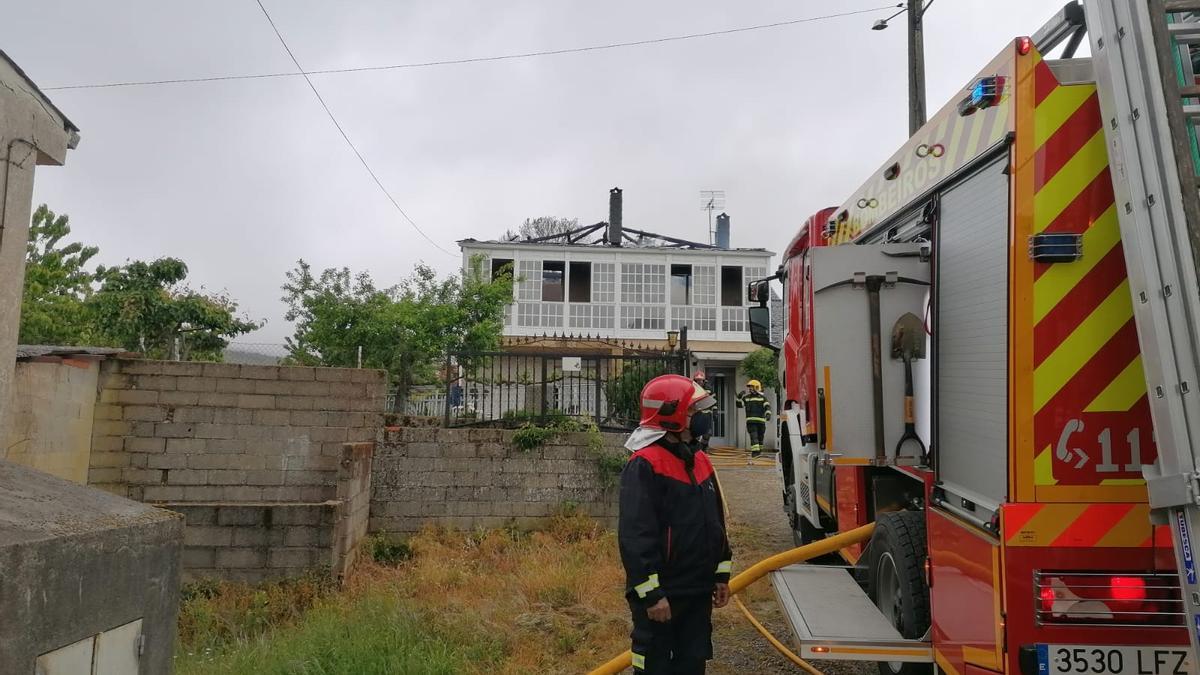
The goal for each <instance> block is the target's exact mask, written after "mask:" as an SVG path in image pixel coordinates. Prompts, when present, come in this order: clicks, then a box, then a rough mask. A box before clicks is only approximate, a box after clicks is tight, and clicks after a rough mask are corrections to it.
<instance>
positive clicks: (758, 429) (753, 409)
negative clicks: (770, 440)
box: [737, 380, 771, 457]
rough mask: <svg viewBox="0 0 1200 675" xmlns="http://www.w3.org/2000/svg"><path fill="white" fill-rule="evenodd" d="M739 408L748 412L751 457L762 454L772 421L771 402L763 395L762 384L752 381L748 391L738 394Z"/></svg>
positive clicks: (747, 388)
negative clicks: (769, 424)
mask: <svg viewBox="0 0 1200 675" xmlns="http://www.w3.org/2000/svg"><path fill="white" fill-rule="evenodd" d="M737 407H739V408H744V409H745V410H746V433H747V434H749V435H750V456H751V457H758V456H759V455H761V454H762V449H763V436H765V435H766V433H767V422H769V421H770V419H771V402H770V401H768V400H767V397H766V396H763V393H762V383H761V382H759V381H758V380H750V381H749V382H747V383H746V391H743V392H742V393H740V394H738V397H737Z"/></svg>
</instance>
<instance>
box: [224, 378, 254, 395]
mask: <svg viewBox="0 0 1200 675" xmlns="http://www.w3.org/2000/svg"><path fill="white" fill-rule="evenodd" d="M257 381H258V380H247V379H243V378H240V377H238V378H233V377H223V378H220V379H218V380H217V391H219V392H225V393H229V394H253V393H254V384H255V383H256V382H257Z"/></svg>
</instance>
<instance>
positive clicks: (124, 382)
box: [100, 373, 133, 390]
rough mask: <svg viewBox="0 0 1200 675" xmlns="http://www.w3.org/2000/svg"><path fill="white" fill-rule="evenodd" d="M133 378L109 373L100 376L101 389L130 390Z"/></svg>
mask: <svg viewBox="0 0 1200 675" xmlns="http://www.w3.org/2000/svg"><path fill="white" fill-rule="evenodd" d="M132 382H133V378H132V377H130V376H128V375H124V374H122V373H107V374H103V373H102V374H101V375H100V388H101V389H114V390H116V389H128V388H129V386H130V384H131V383H132Z"/></svg>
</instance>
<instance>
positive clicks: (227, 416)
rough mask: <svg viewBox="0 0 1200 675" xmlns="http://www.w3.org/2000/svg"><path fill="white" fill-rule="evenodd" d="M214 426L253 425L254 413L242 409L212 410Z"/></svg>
mask: <svg viewBox="0 0 1200 675" xmlns="http://www.w3.org/2000/svg"><path fill="white" fill-rule="evenodd" d="M210 410H212V419H211V420H208V421H209V422H212V423H214V424H253V423H254V411H253V410H243V409H241V408H210Z"/></svg>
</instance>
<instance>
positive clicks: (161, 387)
mask: <svg viewBox="0 0 1200 675" xmlns="http://www.w3.org/2000/svg"><path fill="white" fill-rule="evenodd" d="M177 379H178V378H176V377H175V376H173V375H138V376H136V377H134V378H133V388H136V389H153V390H154V391H175V389H176V387H177V382H176V380H177Z"/></svg>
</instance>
